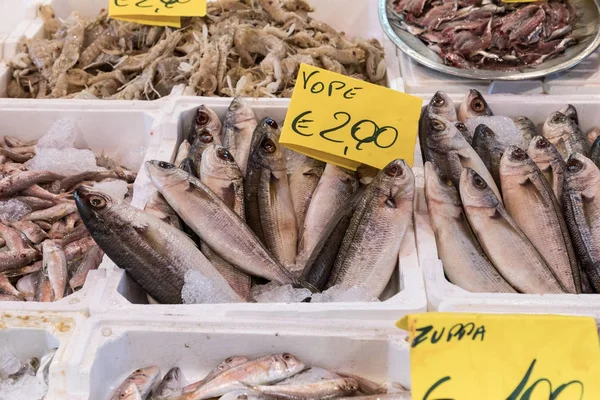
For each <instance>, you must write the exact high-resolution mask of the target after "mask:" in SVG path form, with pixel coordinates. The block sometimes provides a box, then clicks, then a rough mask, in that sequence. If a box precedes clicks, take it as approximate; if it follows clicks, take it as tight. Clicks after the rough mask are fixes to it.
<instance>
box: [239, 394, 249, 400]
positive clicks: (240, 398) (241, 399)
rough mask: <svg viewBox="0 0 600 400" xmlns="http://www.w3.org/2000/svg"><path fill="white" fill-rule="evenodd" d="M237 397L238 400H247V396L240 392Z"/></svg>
mask: <svg viewBox="0 0 600 400" xmlns="http://www.w3.org/2000/svg"><path fill="white" fill-rule="evenodd" d="M237 398H238V400H248V396H247V395H245V394H240V395H239V396H238V397H237Z"/></svg>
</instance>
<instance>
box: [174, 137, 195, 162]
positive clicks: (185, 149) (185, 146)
mask: <svg viewBox="0 0 600 400" xmlns="http://www.w3.org/2000/svg"><path fill="white" fill-rule="evenodd" d="M191 147H192V145H191V144H190V143H189V142H188V141H187V140H184V141H183V142H181V144H180V145H179V148H178V149H177V155H176V156H175V161H174V162H173V164H175V165H180V164H181V162H182V161H183V160H185V159H186V158H187V157H188V156H189V154H190V149H191Z"/></svg>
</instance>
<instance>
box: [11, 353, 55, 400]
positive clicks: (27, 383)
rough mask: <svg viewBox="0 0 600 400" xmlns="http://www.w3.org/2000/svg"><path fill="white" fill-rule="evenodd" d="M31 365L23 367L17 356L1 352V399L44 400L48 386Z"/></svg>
mask: <svg viewBox="0 0 600 400" xmlns="http://www.w3.org/2000/svg"><path fill="white" fill-rule="evenodd" d="M34 374H35V370H34V369H33V368H31V364H30V365H29V366H28V365H22V364H21V361H20V360H19V359H18V358H17V356H16V355H15V354H13V353H12V352H10V351H6V350H0V399H2V400H23V399H42V398H44V396H45V395H46V391H47V390H48V386H47V385H46V383H45V382H44V379H43V377H36V376H35V375H34Z"/></svg>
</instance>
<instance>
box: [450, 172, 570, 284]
mask: <svg viewBox="0 0 600 400" xmlns="http://www.w3.org/2000/svg"><path fill="white" fill-rule="evenodd" d="M460 198H461V201H462V203H463V208H464V210H465V214H466V216H467V219H468V221H469V224H470V225H471V227H472V228H473V232H474V233H475V237H477V240H478V241H479V243H480V244H481V247H482V248H483V250H484V251H485V253H486V254H487V256H488V257H489V259H490V261H491V262H492V263H493V264H494V266H495V267H496V269H497V270H498V272H500V274H501V275H502V276H503V277H504V279H506V281H507V282H508V283H510V285H511V286H512V287H514V288H515V289H516V290H518V291H519V292H521V293H529V294H543V293H564V290H563V289H562V287H561V285H560V283H559V282H558V280H557V279H556V277H555V276H554V274H553V273H552V271H550V269H549V268H548V265H546V262H545V261H544V259H543V258H542V257H541V256H540V255H539V253H538V252H537V250H536V249H535V247H534V246H533V244H531V242H530V241H529V239H527V237H526V236H525V234H523V232H522V231H521V230H520V229H519V227H518V226H517V224H516V223H515V222H514V221H513V219H512V218H511V217H510V216H509V215H508V213H507V212H506V210H505V209H504V207H503V206H502V204H501V203H500V201H499V200H498V198H497V197H496V195H495V193H494V191H493V190H492V189H491V188H490V186H489V185H488V184H487V182H486V181H485V179H483V178H482V177H481V176H479V174H477V172H475V171H474V170H472V169H471V168H465V169H464V171H463V173H462V174H461V178H460Z"/></svg>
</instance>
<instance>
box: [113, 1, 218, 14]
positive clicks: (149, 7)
mask: <svg viewBox="0 0 600 400" xmlns="http://www.w3.org/2000/svg"><path fill="white" fill-rule="evenodd" d="M108 14H109V15H110V16H120V15H152V16H156V17H164V16H171V17H203V16H205V15H206V0H109V5H108Z"/></svg>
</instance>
